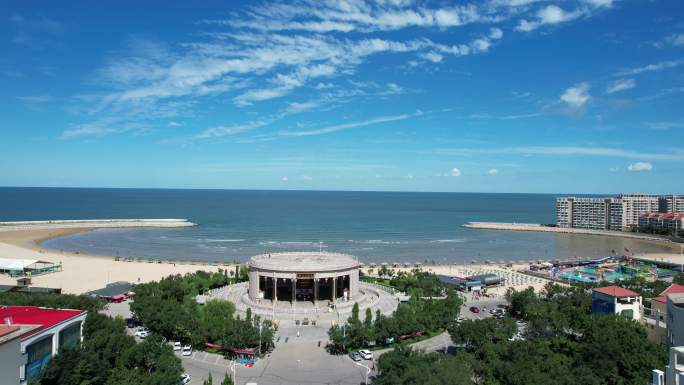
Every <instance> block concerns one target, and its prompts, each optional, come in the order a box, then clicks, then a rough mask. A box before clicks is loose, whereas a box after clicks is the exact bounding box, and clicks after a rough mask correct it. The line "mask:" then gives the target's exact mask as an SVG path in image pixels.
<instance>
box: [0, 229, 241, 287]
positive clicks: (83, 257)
mask: <svg viewBox="0 0 684 385" xmlns="http://www.w3.org/2000/svg"><path fill="white" fill-rule="evenodd" d="M190 226H196V224H194V223H192V222H189V221H187V220H184V219H180V220H179V219H173V220H164V219H162V220H159V219H155V220H141V219H135V220H93V221H82V220H75V221H32V223H28V222H0V257H2V258H10V259H33V260H40V261H47V262H52V263H61V264H62V270H61V271H58V272H53V273H47V274H43V275H36V276H33V277H31V280H32V285H33V286H36V287H51V288H61V289H62V292H63V293H65V294H84V293H87V292H89V291H92V290H97V289H101V288H103V287H105V286H106V285H107V284H110V283H114V282H118V281H126V282H130V283H133V284H135V283H145V282H150V281H158V280H160V279H161V278H164V277H166V276H169V275H174V274H186V273H192V272H195V271H198V270H203V271H207V272H216V271H218V269H219V267H221V268H223V269H234V264H228V263H226V264H224V265H222V266H216V265H212V264H210V263H208V262H186V263H183V262H181V261H172V260H161V262H160V261H159V260H153V259H148V260H135V259H133V260H127V261H124V260H122V259H121V260H118V261H117V260H116V257H114V256H103V255H93V254H82V253H72V252H63V251H58V250H51V249H46V248H44V247H42V246H41V242H44V241H46V240H49V239H53V238H57V237H62V236H67V235H72V234H78V233H83V232H88V231H93V230H97V229H102V228H171V227H173V228H183V227H190ZM122 258H123V257H122ZM15 284H16V278H11V277H9V276H8V275H5V274H0V285H15Z"/></svg>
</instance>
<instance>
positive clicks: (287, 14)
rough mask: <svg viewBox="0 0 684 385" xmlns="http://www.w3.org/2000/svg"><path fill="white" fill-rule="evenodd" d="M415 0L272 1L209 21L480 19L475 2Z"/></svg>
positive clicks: (419, 23)
mask: <svg viewBox="0 0 684 385" xmlns="http://www.w3.org/2000/svg"><path fill="white" fill-rule="evenodd" d="M413 5H414V4H413V2H412V1H405V2H400V1H378V2H370V1H368V2H366V1H313V0H302V1H298V2H293V3H268V4H266V5H259V6H254V7H252V8H251V9H250V12H248V13H246V14H244V15H240V16H241V17H236V18H231V19H225V20H206V21H205V22H206V23H211V24H221V25H227V26H231V27H234V28H247V29H252V30H257V31H262V32H279V31H305V32H314V33H327V32H344V33H347V32H362V33H370V32H374V31H390V30H398V29H403V28H407V27H432V28H452V27H458V26H462V25H465V24H469V23H473V22H477V21H480V20H481V19H483V18H484V17H483V16H482V15H480V14H479V12H478V8H477V7H476V6H475V5H462V6H447V7H440V8H429V7H427V6H423V7H415V6H413Z"/></svg>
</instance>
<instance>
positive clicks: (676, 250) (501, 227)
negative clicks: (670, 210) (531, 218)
mask: <svg viewBox="0 0 684 385" xmlns="http://www.w3.org/2000/svg"><path fill="white" fill-rule="evenodd" d="M461 227H464V228H467V229H478V230H497V231H529V232H540V233H556V234H572V235H594V236H604V237H614V238H626V239H635V240H638V241H644V242H649V243H654V244H657V245H660V246H664V247H667V248H668V249H670V250H672V251H673V254H682V253H684V243H677V242H673V241H671V240H669V239H667V238H661V237H657V236H653V235H647V234H638V233H630V232H622V231H610V230H593V229H578V228H566V227H550V226H543V225H541V224H538V223H506V222H468V223H464V224H462V225H461Z"/></svg>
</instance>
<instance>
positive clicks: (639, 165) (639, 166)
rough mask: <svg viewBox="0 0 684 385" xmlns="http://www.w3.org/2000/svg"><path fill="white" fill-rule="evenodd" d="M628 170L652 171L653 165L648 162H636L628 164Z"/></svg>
mask: <svg viewBox="0 0 684 385" xmlns="http://www.w3.org/2000/svg"><path fill="white" fill-rule="evenodd" d="M627 170H628V171H630V172H639V171H651V170H653V165H652V164H651V163H648V162H636V163H633V164H630V165H629V166H627Z"/></svg>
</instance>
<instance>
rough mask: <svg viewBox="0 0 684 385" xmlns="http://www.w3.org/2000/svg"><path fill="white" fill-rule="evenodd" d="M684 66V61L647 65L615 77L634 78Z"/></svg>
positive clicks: (616, 74) (627, 70)
mask: <svg viewBox="0 0 684 385" xmlns="http://www.w3.org/2000/svg"><path fill="white" fill-rule="evenodd" d="M682 64H684V59H677V60H666V61H661V62H658V63H652V64H647V65H645V66H641V67H635V68H630V69H626V70H622V71H618V72H616V73H615V76H633V75H638V74H642V73H644V72H653V71H661V70H664V69H669V68H675V67H679V66H680V65H682Z"/></svg>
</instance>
